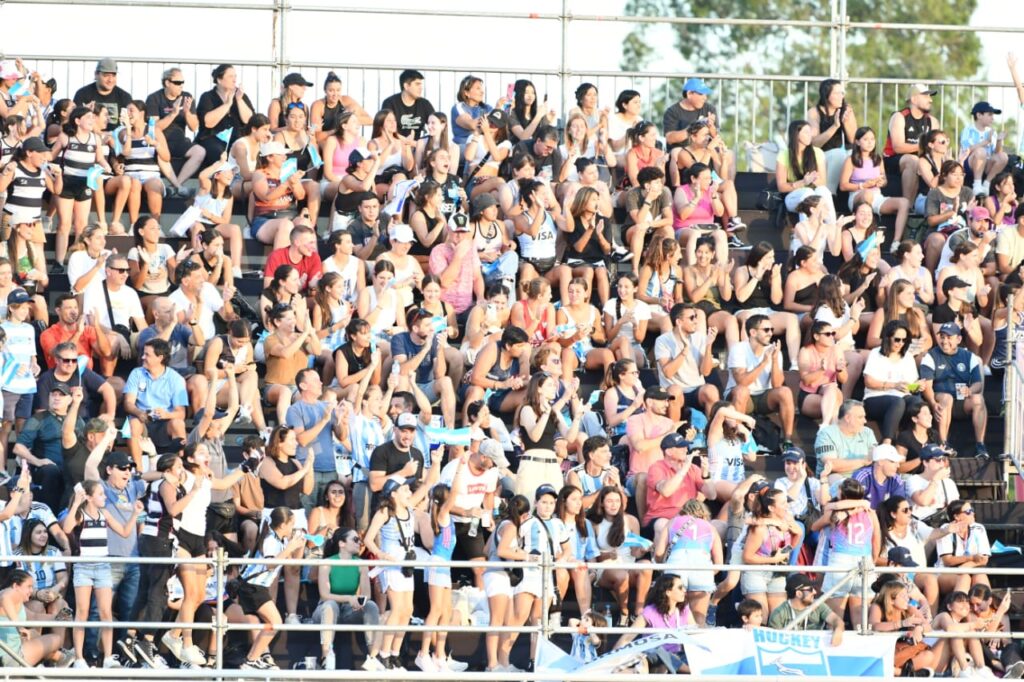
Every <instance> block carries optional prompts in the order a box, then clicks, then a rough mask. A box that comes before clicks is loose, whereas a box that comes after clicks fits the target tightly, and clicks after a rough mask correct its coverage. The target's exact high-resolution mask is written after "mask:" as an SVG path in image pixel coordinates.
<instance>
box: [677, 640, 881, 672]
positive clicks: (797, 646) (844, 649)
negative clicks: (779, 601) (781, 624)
mask: <svg viewBox="0 0 1024 682" xmlns="http://www.w3.org/2000/svg"><path fill="white" fill-rule="evenodd" d="M687 639H688V640H689V641H690V642H692V644H694V645H695V646H694V645H689V646H687V645H684V648H685V650H686V658H687V660H688V661H689V664H690V672H691V673H692V674H694V675H797V676H803V677H807V676H812V677H830V676H834V675H841V676H856V677H892V674H893V659H894V650H895V647H896V637H895V636H891V635H871V636H862V635H856V634H852V633H844V634H843V641H842V643H841V644H839V645H838V646H832V645H831V642H832V633H831V632H820V631H799V632H798V631H789V630H771V629H768V628H754V629H753V630H723V629H718V630H712V631H709V632H704V633H694V634H693V635H691V636H689V637H688V638H687Z"/></svg>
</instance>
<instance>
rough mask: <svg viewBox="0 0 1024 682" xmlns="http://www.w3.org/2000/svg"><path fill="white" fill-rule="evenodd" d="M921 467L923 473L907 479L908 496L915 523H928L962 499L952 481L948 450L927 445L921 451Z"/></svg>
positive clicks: (954, 482)
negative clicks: (920, 521) (931, 517)
mask: <svg viewBox="0 0 1024 682" xmlns="http://www.w3.org/2000/svg"><path fill="white" fill-rule="evenodd" d="M921 464H922V465H924V471H923V472H921V473H920V474H914V475H913V476H911V477H910V478H909V479H907V495H908V496H910V503H911V510H912V511H911V513H912V514H913V515H914V518H915V519H925V518H927V517H929V516H931V515H932V514H934V513H935V512H937V511H942V510H944V509H946V507H948V506H949V503H950V502H952V501H953V500H959V499H960V489H959V488H957V487H956V481H954V480H953V479H952V478H950V472H949V454H948V453H947V452H946V451H945V450H943V449H942V448H940V447H939V446H938V445H932V444H928V445H925V446H924V447H923V448H921Z"/></svg>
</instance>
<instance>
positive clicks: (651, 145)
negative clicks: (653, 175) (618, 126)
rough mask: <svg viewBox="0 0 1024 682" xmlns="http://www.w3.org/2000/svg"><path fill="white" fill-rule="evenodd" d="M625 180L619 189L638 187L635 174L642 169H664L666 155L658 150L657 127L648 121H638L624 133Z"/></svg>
mask: <svg viewBox="0 0 1024 682" xmlns="http://www.w3.org/2000/svg"><path fill="white" fill-rule="evenodd" d="M626 140H627V146H628V147H629V151H628V152H626V164H625V171H626V172H625V178H624V179H623V183H622V185H621V186H620V189H629V188H632V187H639V186H640V181H639V180H638V179H637V174H638V173H639V172H640V171H641V170H643V169H644V168H659V169H661V170H664V169H665V162H666V161H668V154H666V153H665V152H663V151H661V150H660V149H658V126H656V125H654V124H653V123H651V122H650V121H640V122H639V123H637V124H636V125H635V126H633V127H632V128H630V129H629V130H628V131H627V132H626Z"/></svg>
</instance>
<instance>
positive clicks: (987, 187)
mask: <svg viewBox="0 0 1024 682" xmlns="http://www.w3.org/2000/svg"><path fill="white" fill-rule="evenodd" d="M990 191H992V186H991V184H990V183H989V181H988V180H982V181H981V193H982V194H984V195H985V196H988V193H989V192H990Z"/></svg>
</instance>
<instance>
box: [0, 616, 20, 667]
mask: <svg viewBox="0 0 1024 682" xmlns="http://www.w3.org/2000/svg"><path fill="white" fill-rule="evenodd" d="M18 620H25V607H24V606H23V607H21V608H20V609H19V610H18ZM0 622H10V621H9V619H8V618H7V616H0ZM0 641H2V642H3V643H4V644H6V645H7V646H8V647H9V648H10V649H11V651H13V652H14V653H16V654H17V655H19V656H21V655H22V654H21V633H19V632H18V628H16V627H14V626H13V625H8V626H0ZM3 658H4V656H2V655H0V660H3Z"/></svg>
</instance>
